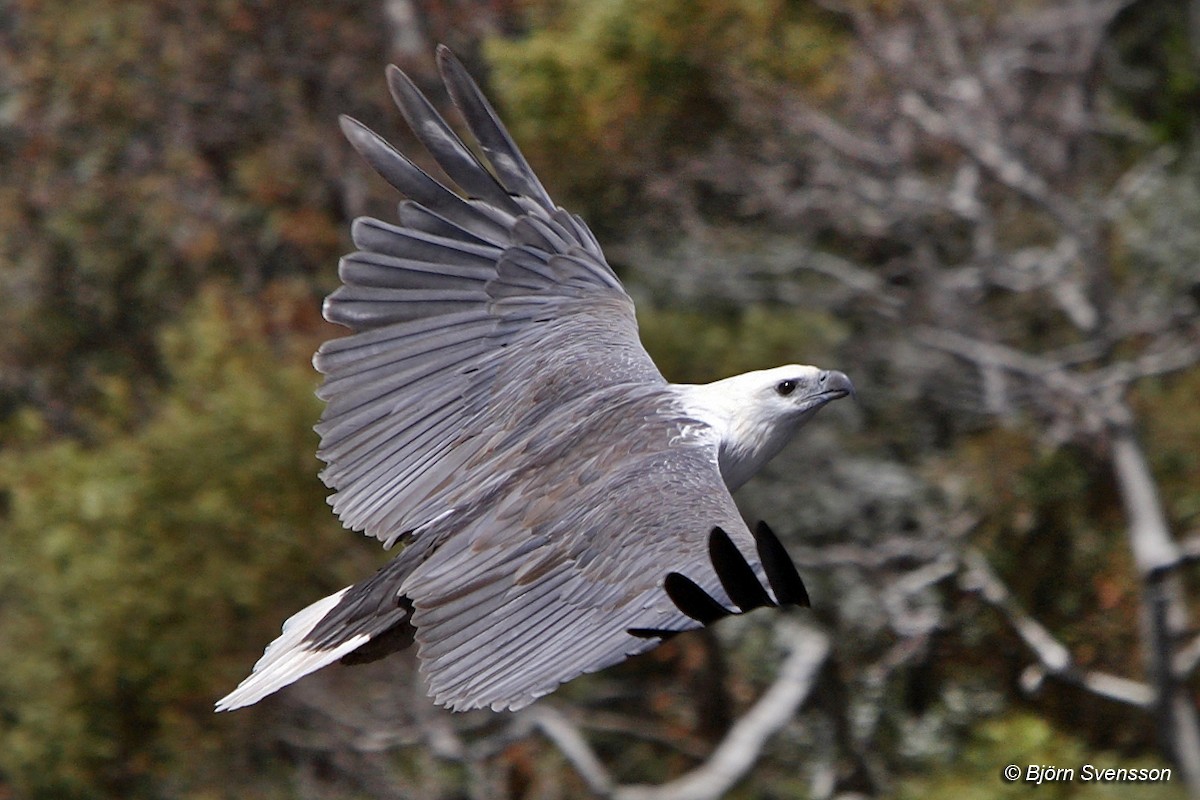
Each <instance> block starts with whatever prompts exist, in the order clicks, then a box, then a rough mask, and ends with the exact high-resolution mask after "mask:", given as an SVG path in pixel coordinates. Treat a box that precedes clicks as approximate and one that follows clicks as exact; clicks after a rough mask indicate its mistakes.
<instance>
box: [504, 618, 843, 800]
mask: <svg viewBox="0 0 1200 800" xmlns="http://www.w3.org/2000/svg"><path fill="white" fill-rule="evenodd" d="M776 635H777V637H778V638H779V640H780V642H781V643H782V644H783V645H784V647H785V648H786V649H787V651H788V653H787V657H786V658H785V659H784V661H783V663H782V665H781V666H780V669H779V675H778V677H776V679H775V682H774V683H773V684H771V686H770V688H768V689H767V691H766V692H765V693H764V694H763V695H762V697H760V698H759V699H758V701H757V702H756V703H755V704H754V705H753V706H752V707H751V708H750V710H749V711H748V712H746V714H745V715H744V716H742V717H741V718H740V719H739V720H738V721H737V722H736V723H734V725H733V727H732V728H730V730H729V732H728V733H727V734H726V735H725V738H724V739H723V740H722V741H721V743H720V744H719V745H718V746H717V748H716V750H714V751H713V753H712V755H711V756H710V757H709V758H708V760H707V761H705V762H704V763H703V764H701V765H700V766H698V767H696V768H695V769H694V770H692V771H691V772H688V773H687V774H686V775H683V776H682V777H679V778H676V779H675V780H673V781H670V782H668V783H665V784H662V785H660V786H646V785H640V784H639V785H628V786H618V785H616V784H615V783H614V782H613V780H612V777H611V776H610V775H609V773H608V771H607V770H606V769H605V767H604V765H603V764H602V763H601V762H600V760H599V758H597V757H596V754H595V752H594V751H593V750H592V749H591V746H590V745H589V744H588V743H587V740H586V739H585V738H584V737H583V734H582V733H581V732H580V731H579V729H578V728H577V727H576V726H575V725H574V724H573V723H572V722H570V720H568V719H567V718H566V717H565V716H563V715H562V714H560V713H558V712H556V711H554V710H552V709H549V708H540V707H535V708H532V709H530V710H529V711H527V712H524V714H523V716H525V717H526V718H528V719H529V720H530V721H532V724H533V725H535V726H536V727H537V728H538V729H539V730H540V731H541V732H542V733H543V734H544V735H545V736H546V738H547V739H549V740H550V741H551V742H552V743H553V744H554V745H555V747H557V748H558V749H559V751H560V752H561V753H562V754H563V756H564V757H565V758H566V759H567V760H568V761H569V762H570V763H571V765H572V766H573V767H575V769H576V771H577V772H578V773H579V775H580V777H582V778H583V780H584V782H585V783H587V785H588V788H589V789H590V790H591V791H592V792H593V793H594V794H596V795H597V796H599V797H604V798H612V800H715V799H716V798H718V797H721V796H722V795H724V794H725V793H726V792H728V791H729V790H730V789H731V788H732V787H733V786H734V784H736V783H737V782H738V781H739V780H741V779H742V778H743V777H744V776H745V775H746V773H747V772H748V771H749V770H750V769H751V768H752V767H753V766H754V764H755V763H757V761H758V759H759V758H760V756H761V753H762V749H763V747H764V746H765V745H766V743H767V741H768V740H769V739H770V738H771V737H772V736H773V735H774V734H775V733H776V732H778V731H779V730H780V729H781V728H783V726H784V725H786V724H787V723H788V722H789V721H790V720H791V719H792V717H793V716H794V715H795V713H796V711H797V709H799V708H800V705H801V704H802V703H803V702H804V700H805V698H806V697H808V694H809V692H810V691H811V690H812V687H813V684H814V683H815V681H816V677H817V673H818V671H819V668H820V666H821V664H822V663H823V662H824V661H825V657H826V656H827V655H828V653H829V639H828V637H827V636H826V635H825V634H823V633H821V632H819V631H817V630H816V629H814V628H810V627H803V626H801V625H798V624H796V623H795V622H792V621H790V620H785V621H783V622H780V623H779V624H778V625H777V626H776Z"/></svg>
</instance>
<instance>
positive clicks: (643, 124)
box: [487, 0, 845, 218]
mask: <svg viewBox="0 0 1200 800" xmlns="http://www.w3.org/2000/svg"><path fill="white" fill-rule="evenodd" d="M530 14H531V17H532V18H533V19H534V20H535V28H534V29H533V30H532V31H531V32H530V33H529V34H528V35H527V36H526V37H525V38H523V39H521V40H519V41H511V40H505V39H500V38H494V39H492V40H490V41H489V42H488V43H487V44H488V47H487V54H488V56H489V59H490V60H491V62H492V64H493V66H494V73H493V75H492V83H493V84H494V86H495V90H496V93H497V95H498V97H499V99H500V100H502V101H503V106H504V109H505V111H506V112H507V113H506V114H505V117H506V118H507V119H508V120H509V123H510V127H511V128H512V131H513V135H514V136H515V137H516V139H517V141H519V142H521V144H522V147H524V148H525V149H526V150H527V151H528V152H529V154H530V157H531V159H532V160H533V161H534V162H535V163H536V164H537V165H538V168H539V172H540V173H541V174H543V175H545V176H547V178H548V179H549V180H550V181H551V182H552V183H553V184H554V185H552V186H551V190H552V191H554V190H556V189H557V190H560V191H562V192H564V193H565V194H567V195H570V196H572V197H573V198H575V199H576V200H578V201H579V202H582V203H583V204H585V205H587V206H588V210H589V212H590V214H589V216H590V218H597V217H599V216H601V215H602V213H603V212H605V211H611V210H612V209H615V208H618V207H619V206H620V205H621V204H623V203H625V202H628V201H629V200H630V199H632V198H634V197H635V196H636V194H637V192H638V191H640V189H638V188H636V185H637V184H640V183H642V182H644V181H645V179H646V177H647V176H648V175H653V174H655V173H657V172H661V171H662V170H663V169H664V168H666V167H667V165H668V164H671V163H673V162H675V161H677V160H678V159H679V158H681V157H683V156H684V155H686V154H687V153H688V152H690V151H694V150H696V149H698V148H701V147H703V146H705V145H707V144H708V143H710V142H711V141H712V140H713V139H714V138H715V137H718V136H720V135H721V134H727V135H732V134H734V131H736V130H737V125H736V123H735V121H734V120H732V119H731V110H732V108H731V107H732V105H733V104H734V102H735V100H736V98H737V97H738V95H739V93H744V92H745V91H746V90H747V89H748V88H749V87H753V86H754V85H755V84H756V83H760V82H763V81H767V80H773V81H778V80H784V81H788V82H791V83H795V84H798V85H804V86H806V87H808V88H809V89H810V90H811V91H813V92H814V93H815V94H816V95H818V96H827V95H829V94H832V93H833V92H835V91H836V90H837V86H838V84H837V80H838V79H837V77H836V75H837V71H836V70H835V69H833V66H834V64H835V63H836V62H837V60H838V59H839V58H841V56H842V54H843V52H844V45H845V38H844V33H843V31H842V30H841V29H840V28H839V26H838V25H837V24H836V23H835V22H834V17H832V15H829V14H827V13H825V12H822V11H820V10H818V9H817V8H816V7H814V6H813V5H811V4H808V3H795V2H786V0H768V1H767V2H762V1H761V0H704V2H700V3H695V2H689V1H688V0H669V1H668V2H660V3H642V2H637V1H636V0H603V2H580V1H579V0H568V1H567V2H540V3H535V4H533V5H532V7H531V11H530Z"/></svg>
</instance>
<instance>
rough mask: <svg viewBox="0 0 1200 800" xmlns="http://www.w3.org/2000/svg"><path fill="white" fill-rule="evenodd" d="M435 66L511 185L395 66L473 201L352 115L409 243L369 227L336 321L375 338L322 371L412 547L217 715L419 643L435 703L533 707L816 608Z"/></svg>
mask: <svg viewBox="0 0 1200 800" xmlns="http://www.w3.org/2000/svg"><path fill="white" fill-rule="evenodd" d="M438 63H439V66H440V68H441V70H442V76H443V78H444V79H445V82H446V85H447V87H448V88H449V91H450V94H451V96H452V97H453V99H454V101H455V103H456V104H457V105H458V107H459V109H460V110H461V111H462V112H463V115H464V117H465V119H466V121H467V124H468V127H469V128H470V129H471V132H472V134H473V135H474V137H475V138H476V140H477V141H478V143H479V145H480V148H481V149H482V151H483V153H484V154H485V155H486V157H487V159H488V161H489V162H490V164H491V169H490V170H489V169H488V168H487V167H485V166H484V165H483V164H482V163H480V161H479V160H478V159H477V158H476V156H475V155H474V154H473V153H472V152H471V151H470V150H469V149H468V148H467V147H466V146H465V145H464V144H463V143H462V142H461V141H460V140H459V139H458V137H457V136H456V135H455V134H454V132H453V131H452V130H451V129H450V127H449V125H447V124H446V122H445V121H444V120H443V119H442V118H441V117H440V116H439V115H438V114H437V112H436V111H435V110H434V109H433V107H432V106H431V105H430V104H429V102H428V101H427V100H426V99H425V97H424V96H422V95H421V93H420V92H419V91H418V90H417V89H416V87H415V86H414V85H413V84H412V82H411V81H409V79H408V78H407V77H405V76H404V74H403V73H401V72H400V71H399V70H396V69H394V68H393V69H392V70H390V71H389V73H388V82H389V86H390V87H391V90H392V94H393V96H394V97H395V99H396V101H397V103H398V104H399V106H400V108H401V110H402V111H403V112H404V115H405V117H406V118H407V120H408V122H409V124H410V125H411V126H412V128H413V130H414V131H415V132H416V135H417V136H418V138H419V139H420V140H421V141H422V142H423V143H424V144H425V146H426V147H427V148H428V149H429V151H430V152H431V153H432V154H433V156H434V157H435V159H436V160H437V162H438V164H439V165H440V166H441V168H442V170H443V171H444V172H445V173H446V175H447V176H449V177H450V178H451V179H452V180H453V181H454V183H455V184H457V186H458V187H459V188H460V189H461V190H462V191H463V193H464V194H465V197H464V196H461V195H460V194H458V193H456V192H454V191H451V190H450V189H449V188H447V187H446V186H444V185H442V184H441V183H439V182H438V181H436V180H434V179H433V178H431V177H430V176H429V175H427V174H426V173H425V172H423V171H422V170H420V169H419V168H418V167H417V166H416V165H414V164H413V163H412V162H411V161H410V160H409V159H407V158H406V157H405V156H403V155H402V154H400V153H399V152H397V151H396V150H395V149H393V148H392V147H391V146H390V145H389V144H387V143H386V142H385V141H383V140H382V139H380V138H379V137H378V136H376V135H375V134H374V133H371V132H370V131H368V130H367V129H366V128H364V127H362V126H361V125H359V124H358V123H357V122H354V121H352V120H348V119H344V120H343V125H342V127H343V130H344V131H345V133H346V135H347V136H348V137H349V139H350V141H351V142H352V143H353V145H354V146H355V148H356V149H357V150H358V151H359V152H360V153H361V154H362V155H363V156H364V157H365V158H366V160H367V161H368V162H369V163H370V164H371V165H372V166H373V167H374V168H375V169H376V170H377V171H378V172H379V173H380V174H381V175H382V176H383V177H384V178H386V179H387V180H388V181H389V182H390V183H391V184H392V185H393V186H395V187H396V188H397V189H399V190H400V191H401V192H402V193H403V194H405V195H406V196H407V197H408V198H409V199H408V200H406V201H405V202H404V203H402V204H401V205H400V212H399V216H400V219H399V224H388V223H384V222H381V221H379V220H374V219H360V220H358V221H356V222H355V224H354V228H353V235H354V241H355V244H356V245H357V246H358V248H359V250H358V252H356V253H353V254H351V255H349V256H346V257H345V258H344V259H343V260H342V262H341V264H340V267H339V274H340V276H341V278H342V281H343V283H344V286H342V287H341V288H339V289H338V290H337V291H336V292H334V294H332V295H331V296H330V297H329V299H328V301H327V303H326V307H325V315H326V317H327V318H328V319H330V320H331V321H334V322H339V323H342V324H344V325H347V326H349V327H350V328H352V329H353V330H354V331H355V333H354V334H353V335H351V336H348V337H346V338H343V339H337V340H335V341H332V342H328V343H326V344H325V345H324V346H323V347H322V348H321V349H320V351H319V352H318V354H317V356H316V358H315V360H314V361H315V364H316V366H317V368H318V369H319V370H320V371H321V372H323V373H324V374H325V376H326V379H325V383H324V385H323V386H322V388H321V390H320V392H319V394H320V395H321V397H322V398H324V399H325V400H326V401H327V403H328V406H327V408H326V411H325V414H324V416H323V417H322V419H321V422H320V424H319V425H318V426H317V430H318V432H319V433H320V434H321V447H320V450H319V455H320V457H321V458H322V459H324V460H325V461H326V462H327V464H328V466H327V468H326V469H325V470H324V472H323V473H322V477H323V478H324V479H325V481H326V482H327V483H328V484H329V485H330V486H332V487H334V488H335V489H336V490H337V493H336V494H335V495H334V496H333V498H332V503H333V506H334V509H335V510H336V512H337V513H338V515H339V516H340V517H341V519H342V520H343V522H345V523H346V524H347V525H348V526H350V527H353V528H355V529H358V530H364V531H366V532H368V533H370V534H371V535H373V536H376V537H378V538H380V539H382V540H384V541H385V542H387V543H388V544H391V543H393V542H395V541H397V540H400V539H405V540H407V541H409V544H408V545H407V546H406V547H405V549H404V550H403V551H402V552H401V553H400V555H399V556H398V557H397V558H396V559H394V560H393V561H392V562H391V563H390V564H388V565H386V566H384V567H383V568H382V569H381V570H380V571H379V572H378V573H377V574H376V575H374V576H372V577H371V578H369V579H367V580H364V581H362V582H360V583H358V584H355V585H354V586H350V587H347V588H346V589H344V590H342V591H341V592H338V593H337V594H335V595H332V596H331V597H328V598H325V599H324V600H321V601H318V602H317V603H315V604H313V605H312V606H310V607H309V608H307V609H305V610H303V611H301V612H299V613H298V614H296V615H295V616H293V617H292V619H291V620H289V621H288V623H286V624H285V626H284V631H283V635H282V636H281V637H280V638H279V639H278V640H277V641H276V642H275V643H274V644H272V645H271V646H270V647H269V648H268V649H267V652H266V654H265V655H264V656H263V658H262V659H261V660H260V661H259V663H258V664H257V665H256V666H255V671H254V674H253V675H251V676H250V677H249V678H247V679H246V681H244V682H243V683H242V685H241V686H239V687H238V689H237V690H235V691H234V692H233V693H231V694H230V695H229V696H228V697H226V698H224V699H223V700H222V701H221V703H220V704H219V708H236V707H238V706H241V705H246V704H249V703H253V702H256V701H257V700H258V699H260V698H261V697H263V696H265V695H266V694H269V693H271V692H273V691H275V690H277V689H279V688H281V687H282V686H285V685H287V684H288V683H291V682H292V681H294V680H296V679H297V678H299V677H300V676H302V675H304V674H307V673H308V672H312V671H313V670H316V669H319V668H320V667H322V666H324V665H325V664H328V663H330V662H332V661H335V660H338V659H340V658H354V659H356V660H369V659H371V658H376V657H380V656H382V655H385V654H386V653H387V652H390V651H391V650H394V649H397V648H398V647H400V646H403V645H404V644H405V643H406V642H408V641H411V639H412V637H413V636H415V639H416V641H417V643H418V653H419V656H420V659H421V664H422V670H423V671H424V673H425V675H426V677H427V679H428V681H429V685H430V689H431V692H432V694H433V695H434V697H435V698H436V699H437V700H438V702H441V703H443V704H447V705H450V706H453V707H455V708H474V707H479V706H491V707H493V708H497V709H499V708H518V707H520V706H522V705H525V704H527V703H529V702H531V701H532V700H533V699H535V698H536V697H539V696H541V695H543V694H546V693H548V692H550V691H552V690H553V689H554V688H555V687H556V686H557V685H558V684H560V683H562V682H563V681H566V680H569V679H571V678H573V677H575V676H576V675H579V674H581V673H584V672H591V671H594V670H597V669H601V668H603V667H605V666H608V665H609V664H612V663H615V662H616V661H619V660H621V659H623V658H625V657H626V656H628V655H632V654H634V653H638V652H642V651H644V650H647V649H649V648H651V647H653V646H655V645H656V644H657V643H658V642H659V641H661V640H662V639H663V638H664V637H666V636H669V635H670V634H672V633H674V632H677V631H681V630H687V629H690V628H695V627H699V626H700V625H702V624H707V623H709V622H711V621H713V620H714V619H716V618H718V617H720V616H722V615H724V614H727V613H737V612H740V611H746V610H749V609H750V608H754V607H757V606H760V605H773V604H786V603H801V602H807V598H806V596H805V595H804V590H803V586H802V585H801V584H800V580H799V577H798V576H797V575H796V573H795V569H794V567H792V566H791V562H790V561H788V560H787V556H786V554H784V553H783V551H782V548H781V547H780V546H779V544H778V541H777V540H775V538H774V537H773V536H772V535H770V532H769V531H766V529H765V528H761V529H760V530H758V531H757V532H756V533H755V534H751V532H750V531H749V530H748V529H747V528H746V526H745V524H744V523H743V522H742V520H741V518H740V516H739V514H738V512H737V508H736V507H735V505H734V503H733V499H732V497H730V495H729V492H728V490H727V489H726V487H725V484H724V482H723V480H722V478H721V474H720V470H719V467H718V463H717V441H716V438H715V434H714V432H713V431H712V429H711V428H709V427H708V426H707V425H705V424H704V423H702V422H700V421H699V420H697V419H694V418H693V417H692V416H691V415H690V414H689V411H688V409H687V408H686V407H685V404H684V400H683V398H682V396H681V395H680V394H679V393H678V392H676V391H675V390H674V389H673V388H672V387H670V386H669V385H668V384H667V383H666V382H665V381H664V380H663V378H662V376H661V375H660V374H659V372H658V370H657V368H655V366H654V364H653V362H652V361H651V360H650V358H649V356H648V355H647V354H646V352H645V350H644V349H643V348H642V346H641V343H640V342H639V340H638V337H637V325H636V322H635V318H634V314H633V304H632V302H631V301H630V299H629V296H628V295H627V294H626V293H625V291H624V290H623V289H622V287H621V284H620V282H619V281H618V280H617V277H616V276H615V275H614V274H613V272H612V270H611V269H610V268H609V266H608V265H607V264H606V263H605V260H604V256H603V254H602V253H601V251H600V248H599V246H598V245H597V244H596V241H595V239H594V238H593V237H592V235H591V233H590V232H589V231H588V229H587V228H586V227H585V226H584V225H583V223H582V222H581V221H580V220H579V219H578V218H576V217H574V216H572V215H570V214H568V213H567V212H565V211H563V210H562V209H560V208H557V207H555V206H554V204H553V203H552V202H551V200H550V198H549V197H548V196H547V194H546V191H545V189H544V188H543V187H542V185H541V183H540V182H539V181H538V179H537V177H536V176H535V175H534V174H533V172H532V170H530V168H529V165H528V164H527V163H526V161H525V159H524V157H522V155H521V153H520V152H519V151H518V150H517V148H516V145H515V144H514V143H513V141H512V139H511V138H510V137H509V135H508V133H507V132H506V131H505V130H504V128H503V126H502V125H501V124H500V122H499V120H498V119H497V117H496V115H495V112H494V111H493V110H492V108H491V106H490V105H488V103H487V101H486V100H485V99H484V97H483V96H482V94H481V93H480V92H479V89H478V88H477V87H476V85H475V84H474V82H473V81H472V80H471V79H470V77H469V76H468V75H467V74H466V72H465V71H464V70H463V68H462V66H461V65H460V64H459V63H458V62H457V61H456V60H455V59H454V57H453V56H452V55H451V54H450V53H449V51H448V50H446V49H445V48H439V51H438Z"/></svg>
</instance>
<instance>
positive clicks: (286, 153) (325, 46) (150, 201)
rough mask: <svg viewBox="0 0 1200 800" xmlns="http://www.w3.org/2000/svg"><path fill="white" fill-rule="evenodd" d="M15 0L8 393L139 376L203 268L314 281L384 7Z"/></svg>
mask: <svg viewBox="0 0 1200 800" xmlns="http://www.w3.org/2000/svg"><path fill="white" fill-rule="evenodd" d="M2 13H3V14H4V15H5V16H6V17H7V23H8V24H7V26H6V27H7V32H6V34H5V35H4V38H3V39H2V40H0V41H4V42H5V44H6V51H7V52H8V53H9V55H10V57H9V58H7V59H6V60H5V62H4V69H3V70H0V97H2V98H3V102H2V104H0V174H2V175H4V177H5V180H4V181H3V182H0V263H2V264H4V265H5V266H4V270H3V273H2V274H0V287H3V289H4V290H3V291H0V315H2V316H3V318H4V319H5V321H6V325H7V326H8V328H9V329H10V330H12V329H16V330H20V331H21V335H19V336H7V337H5V340H4V342H3V343H0V368H2V369H3V370H4V371H5V373H6V375H7V379H6V380H5V381H3V382H2V383H0V391H6V392H9V393H12V394H13V395H15V398H16V400H17V401H20V402H29V401H30V400H32V401H34V402H39V403H46V402H48V400H47V398H48V397H61V398H67V399H68V400H69V401H73V400H74V399H75V398H83V397H88V396H89V395H90V392H91V388H92V387H91V384H90V381H89V380H87V377H89V376H90V375H92V374H93V371H96V372H99V373H104V374H109V373H113V372H119V373H122V374H125V375H127V376H131V377H134V379H135V380H134V384H135V386H136V385H137V384H138V383H139V381H138V380H137V379H138V378H140V377H142V375H144V374H145V372H144V371H145V370H146V368H147V367H148V366H149V367H153V366H155V364H156V359H155V358H154V356H153V353H154V344H155V342H156V338H155V329H156V327H157V326H158V325H159V324H161V323H162V322H163V321H165V320H167V319H169V318H170V317H171V316H172V315H174V314H177V313H178V312H179V311H180V309H181V308H182V307H183V305H184V304H185V303H186V302H187V300H188V299H189V298H190V297H191V295H192V293H193V292H194V291H195V290H196V287H197V286H198V285H199V283H200V282H201V281H202V280H203V279H204V278H205V277H207V276H211V275H223V276H227V277H229V278H231V279H234V280H236V281H237V282H239V283H240V284H241V285H243V286H244V287H246V288H255V287H261V286H262V285H264V283H265V282H266V281H267V280H268V279H269V278H271V277H273V276H280V275H297V274H298V275H304V276H313V275H315V274H317V273H318V271H323V270H324V268H325V266H326V265H327V264H329V263H331V261H332V260H333V259H334V258H336V256H337V254H338V252H339V251H340V250H341V249H342V248H343V247H344V240H343V237H344V233H343V231H344V229H345V226H344V224H343V219H342V217H343V216H344V214H343V213H341V212H340V209H339V205H340V203H341V198H340V197H339V190H338V186H337V181H338V179H339V174H340V173H341V170H342V168H343V166H344V164H343V161H344V160H346V158H347V157H348V153H346V149H345V148H342V149H340V150H339V149H338V147H337V128H336V116H337V114H338V113H339V112H347V111H356V110H358V108H359V105H358V104H356V102H355V101H354V99H353V98H354V97H355V95H356V92H357V91H358V90H359V89H360V87H361V88H362V89H363V90H366V89H370V90H377V89H378V88H379V86H380V85H381V81H380V80H379V77H378V76H379V74H380V67H379V65H380V64H381V63H383V61H384V55H383V48H382V43H383V42H382V38H381V37H380V36H379V35H378V32H377V31H378V27H373V26H371V24H370V20H371V19H372V18H373V17H374V16H375V15H376V14H378V13H379V11H378V6H377V4H375V3H372V2H365V1H362V0H341V1H340V2H338V3H335V4H311V3H310V4H297V3H291V2H285V1H284V0H279V1H278V2H263V3H255V4H252V5H246V4H243V3H228V2H206V3H199V4H196V3H191V2H174V0H135V1H134V2H125V0H106V1H105V2H80V0H54V1H53V2H47V3H16V4H12V6H11V7H10V8H9V9H8V10H6V11H4V12H2ZM368 76H369V77H368ZM373 94H375V95H378V94H379V93H378V91H373ZM384 102H385V100H384V98H379V102H377V103H376V104H375V105H376V106H380V105H383V103H384ZM81 377H82V378H83V379H81ZM0 399H3V398H0Z"/></svg>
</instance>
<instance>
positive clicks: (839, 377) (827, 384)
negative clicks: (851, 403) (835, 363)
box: [817, 369, 858, 400]
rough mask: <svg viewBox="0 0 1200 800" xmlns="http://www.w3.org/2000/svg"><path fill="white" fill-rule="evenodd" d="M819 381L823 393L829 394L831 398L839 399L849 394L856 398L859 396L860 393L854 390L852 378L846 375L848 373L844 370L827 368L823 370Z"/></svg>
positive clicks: (824, 394) (823, 394)
mask: <svg viewBox="0 0 1200 800" xmlns="http://www.w3.org/2000/svg"><path fill="white" fill-rule="evenodd" d="M817 381H818V382H817V385H818V386H819V387H820V393H821V395H822V396H827V397H828V399H830V400H837V399H839V398H842V397H845V396H847V395H849V396H850V397H853V398H855V399H857V398H858V395H857V394H856V393H855V391H854V384H853V383H851V382H850V379H849V378H848V377H846V373H844V372H838V371H837V370H835V369H827V370H824V371H822V372H821V375H820V377H819V378H818V379H817Z"/></svg>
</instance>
